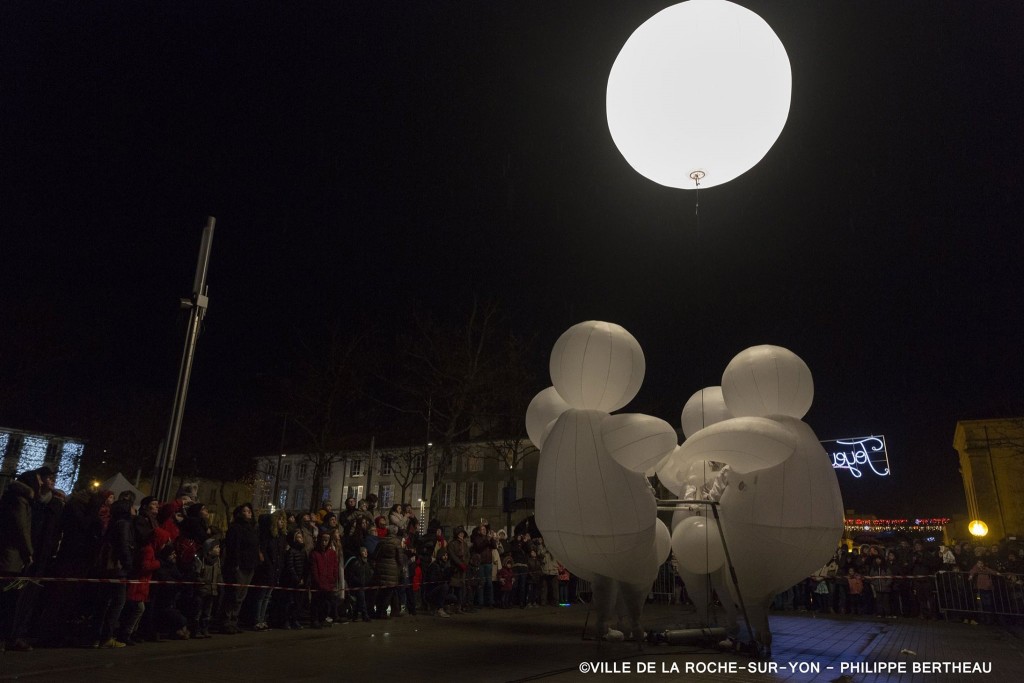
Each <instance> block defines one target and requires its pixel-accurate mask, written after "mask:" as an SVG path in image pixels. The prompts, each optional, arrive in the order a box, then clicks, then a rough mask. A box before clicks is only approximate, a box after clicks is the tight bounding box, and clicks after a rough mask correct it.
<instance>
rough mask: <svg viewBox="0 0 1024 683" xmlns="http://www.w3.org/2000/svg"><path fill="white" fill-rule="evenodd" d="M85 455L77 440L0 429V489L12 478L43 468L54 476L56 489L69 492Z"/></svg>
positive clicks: (75, 482) (4, 428)
mask: <svg viewBox="0 0 1024 683" xmlns="http://www.w3.org/2000/svg"><path fill="white" fill-rule="evenodd" d="M84 452H85V441H84V440H82V439H79V438H75V437H70V436H57V435H55V434H40V433H36V432H27V431H24V430H21V429H8V428H6V427H0V490H3V487H4V486H6V482H7V480H9V479H13V478H14V477H15V475H17V474H20V473H22V472H26V471H28V470H33V469H36V468H38V467H43V466H44V465H45V466H46V467H49V468H50V469H51V470H53V471H54V472H55V473H56V474H57V488H58V489H60V490H61V491H64V492H65V493H71V492H72V491H74V489H75V485H76V484H77V482H78V471H79V469H80V468H81V464H82V454H83V453H84Z"/></svg>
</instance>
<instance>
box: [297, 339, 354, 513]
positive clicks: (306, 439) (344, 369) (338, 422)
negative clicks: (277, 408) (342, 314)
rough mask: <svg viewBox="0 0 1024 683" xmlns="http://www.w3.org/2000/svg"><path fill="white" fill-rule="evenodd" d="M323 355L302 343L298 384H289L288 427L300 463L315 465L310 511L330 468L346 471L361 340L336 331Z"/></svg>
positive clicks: (315, 502)
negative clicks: (295, 436) (294, 430)
mask: <svg viewBox="0 0 1024 683" xmlns="http://www.w3.org/2000/svg"><path fill="white" fill-rule="evenodd" d="M326 342H327V343H326V347H325V348H324V349H323V350H322V351H320V350H317V349H314V348H313V347H312V346H311V345H310V344H308V343H302V344H301V346H302V353H301V354H300V355H299V358H298V370H297V373H296V376H295V379H294V380H293V381H291V382H289V383H288V384H287V391H286V393H287V398H288V401H289V411H288V412H289V416H290V418H289V424H292V425H295V427H297V428H298V432H299V439H300V442H301V447H300V448H299V449H298V450H300V451H301V456H300V458H301V460H300V462H306V463H308V464H310V465H312V468H313V471H312V479H311V481H312V485H311V491H310V496H309V501H308V506H307V507H308V509H309V510H310V511H313V510H315V509H316V508H317V506H318V505H319V504H320V502H321V494H322V489H323V485H324V482H325V481H327V480H328V477H329V474H330V471H331V468H332V466H334V465H336V464H337V465H341V466H344V465H345V464H346V463H347V460H348V453H347V452H346V451H345V450H343V449H342V445H343V437H344V435H345V434H346V433H347V432H348V430H349V428H350V426H351V424H352V422H353V412H354V409H355V407H356V404H357V401H358V399H359V396H360V391H359V387H360V368H361V356H360V351H361V345H362V342H363V339H362V337H344V336H343V335H342V334H341V333H340V331H339V328H338V326H335V327H334V329H333V330H332V331H331V333H330V335H329V337H328V339H327V340H326Z"/></svg>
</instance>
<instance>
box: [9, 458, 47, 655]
mask: <svg viewBox="0 0 1024 683" xmlns="http://www.w3.org/2000/svg"><path fill="white" fill-rule="evenodd" d="M39 488H40V480H39V475H38V474H37V473H36V472H35V471H31V472H25V473H23V474H21V475H20V476H19V477H18V478H17V479H15V480H14V481H12V482H11V483H10V484H8V486H7V489H6V490H5V491H4V493H3V496H2V497H0V646H3V645H5V644H6V643H7V641H9V640H14V637H13V636H14V611H15V605H16V604H17V599H18V591H15V590H12V589H11V587H10V586H11V583H10V582H7V581H4V580H3V578H4V577H13V576H20V575H21V574H22V572H25V571H26V570H27V569H28V568H29V567H31V565H32V562H33V547H32V503H33V501H34V500H35V498H36V495H37V494H38V492H39ZM11 649H15V650H30V649H32V648H31V647H30V646H29V644H28V643H27V642H21V643H19V642H12V643H11Z"/></svg>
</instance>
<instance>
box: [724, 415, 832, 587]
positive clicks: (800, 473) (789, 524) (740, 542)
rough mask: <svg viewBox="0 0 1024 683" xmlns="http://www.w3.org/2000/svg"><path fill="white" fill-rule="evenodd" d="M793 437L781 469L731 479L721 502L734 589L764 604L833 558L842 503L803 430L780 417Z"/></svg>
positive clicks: (816, 445)
mask: <svg viewBox="0 0 1024 683" xmlns="http://www.w3.org/2000/svg"><path fill="white" fill-rule="evenodd" d="M778 420H779V421H780V423H781V424H782V425H783V426H784V427H786V428H787V430H788V431H790V432H791V433H793V434H795V435H796V436H797V446H796V449H795V450H794V452H793V454H792V456H790V457H789V458H787V459H786V460H784V461H783V462H781V463H779V464H777V465H773V466H771V467H766V468H764V469H758V470H752V471H749V472H747V473H746V474H738V475H736V476H733V477H732V478H731V479H730V482H729V486H728V487H727V488H726V490H725V493H724V494H723V495H722V500H721V507H720V512H721V518H722V527H723V528H724V529H725V534H726V538H727V539H728V542H729V550H730V553H731V556H732V559H733V563H734V564H735V566H736V574H737V577H738V578H739V581H740V589H741V591H742V593H743V595H744V596H748V595H749V596H750V597H751V598H752V599H754V598H758V597H759V596H760V597H763V598H765V599H770V598H771V597H772V596H773V595H775V594H776V593H779V592H781V591H784V590H786V589H787V588H789V587H790V586H792V585H793V584H794V583H796V582H797V581H799V580H801V579H802V578H805V577H807V576H810V574H811V573H812V572H814V571H815V570H816V569H817V568H819V567H821V566H822V565H824V564H825V563H826V562H827V561H828V559H829V558H830V557H831V556H832V553H833V552H835V548H836V544H837V543H838V541H839V538H840V537H841V536H842V533H843V502H842V495H841V494H840V491H839V483H838V481H837V479H836V474H835V470H834V469H832V461H831V458H829V456H828V454H827V453H826V452H825V449H824V448H822V446H821V443H820V442H819V441H818V438H817V437H816V436H815V434H814V431H813V430H811V428H810V427H808V426H807V425H806V424H805V423H803V422H801V421H800V420H797V419H796V418H790V417H780V418H778Z"/></svg>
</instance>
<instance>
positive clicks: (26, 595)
mask: <svg viewBox="0 0 1024 683" xmlns="http://www.w3.org/2000/svg"><path fill="white" fill-rule="evenodd" d="M36 473H37V474H38V475H39V493H38V495H37V496H36V497H35V500H33V501H32V549H33V551H34V552H33V559H34V560H35V561H34V562H33V563H32V566H31V567H30V568H29V571H28V573H29V574H30V575H31V576H53V569H54V556H55V555H56V554H57V548H58V547H59V546H60V537H61V533H60V531H61V529H60V518H61V514H62V513H63V511H64V492H63V491H58V490H57V489H56V488H55V485H56V477H55V476H54V473H53V471H52V470H50V468H48V467H40V468H39V469H38V470H36ZM51 589H52V585H51V586H48V587H47V588H46V590H47V591H49V592H48V595H49V596H50V597H53V595H54V591H53V590H51ZM43 590H44V587H43V586H40V585H39V584H36V583H30V584H28V585H26V586H25V587H24V588H22V589H21V590H20V591H19V593H20V595H18V607H17V611H16V612H15V615H14V643H13V649H15V650H27V649H30V646H29V643H28V640H27V637H28V629H29V626H30V623H31V620H32V615H33V614H34V613H35V607H36V602H37V601H38V600H39V597H40V595H41V594H42V593H43ZM53 626H54V625H53V624H41V627H42V628H45V629H51V628H52V627H53ZM47 635H52V634H47Z"/></svg>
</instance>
